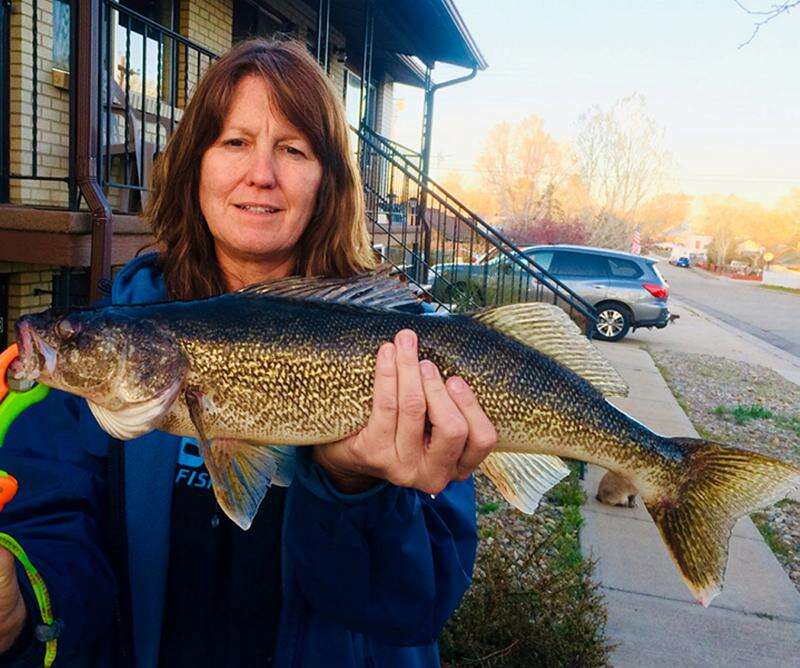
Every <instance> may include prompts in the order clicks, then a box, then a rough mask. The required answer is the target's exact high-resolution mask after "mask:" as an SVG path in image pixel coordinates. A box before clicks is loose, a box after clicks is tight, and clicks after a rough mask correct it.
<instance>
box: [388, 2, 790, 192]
mask: <svg viewBox="0 0 800 668" xmlns="http://www.w3.org/2000/svg"><path fill="white" fill-rule="evenodd" d="M771 1H772V0H743V2H744V3H745V4H746V5H747V6H748V7H750V8H751V9H763V8H765V7H768V6H769V5H770V4H771ZM455 3H456V6H457V7H458V9H459V11H460V12H461V15H462V17H463V18H464V21H465V23H466V25H467V27H468V29H469V30H470V32H471V34H472V36H473V37H474V39H475V41H476V43H477V44H478V47H479V48H480V50H481V52H482V53H483V55H484V58H485V60H486V61H487V62H488V63H489V67H488V69H487V70H485V71H483V72H478V75H477V76H476V77H475V79H473V80H472V81H469V82H466V83H461V84H457V85H455V86H453V87H450V88H445V89H442V90H440V91H438V92H437V93H436V103H435V116H434V130H433V132H434V142H433V151H432V154H433V159H432V163H433V164H432V166H433V169H434V176H437V175H439V176H441V175H442V173H443V172H446V171H448V170H457V171H460V172H461V173H462V174H463V175H464V176H465V177H472V178H473V179H474V178H476V177H477V172H476V171H475V167H474V165H475V158H476V156H477V155H478V153H479V152H480V150H481V145H482V140H483V138H484V137H485V136H486V135H487V133H488V131H489V129H490V128H491V127H492V126H493V125H495V124H497V123H499V122H501V121H504V120H505V121H512V122H513V121H516V120H519V119H521V118H524V117H525V116H527V115H529V114H536V115H538V116H540V117H541V118H542V119H544V122H545V129H546V130H547V131H548V132H550V133H551V134H552V135H554V136H555V137H556V138H558V139H561V140H564V141H569V140H571V139H572V138H573V137H574V136H575V135H576V134H577V128H578V119H579V117H580V115H581V114H582V113H583V112H584V111H586V110H587V109H588V108H589V107H591V106H593V105H600V106H601V107H603V108H604V109H606V108H609V107H610V106H612V105H613V104H614V102H616V101H617V100H619V99H620V98H623V97H625V96H627V95H630V94H632V93H634V92H639V93H641V94H643V95H644V96H645V98H646V100H647V103H648V107H649V111H650V115H651V116H652V117H653V118H654V119H655V120H656V122H657V123H658V124H659V125H660V126H661V127H663V128H664V131H665V143H666V148H667V149H668V150H669V151H670V152H671V154H672V156H673V158H674V161H675V163H676V166H677V169H676V182H675V184H674V185H675V186H676V187H677V188H678V189H679V190H682V191H684V192H687V193H690V194H695V195H702V194H709V193H721V194H736V195H739V196H742V197H746V198H749V199H755V200H758V201H761V202H762V203H764V204H767V205H771V204H773V203H774V201H775V200H776V199H777V198H779V197H780V196H782V195H784V194H786V193H787V192H788V191H789V190H790V189H791V188H793V187H800V8H798V9H797V10H795V11H794V12H793V13H790V14H784V15H782V16H780V17H778V18H776V19H775V20H774V21H772V22H771V23H769V24H768V25H766V26H764V27H762V28H761V31H760V32H759V34H758V35H757V36H756V38H755V39H754V40H753V41H752V42H751V43H750V44H749V45H747V46H744V47H742V48H738V47H739V45H740V44H741V43H742V42H744V41H745V40H747V39H748V38H749V37H750V35H751V33H752V29H753V23H754V19H753V17H751V16H748V15H747V14H746V13H744V12H743V11H742V10H741V9H740V8H739V7H737V5H736V4H735V3H734V1H733V0H702V2H698V1H697V0H669V1H668V2H666V1H662V0H635V1H634V0H629V1H628V2H624V1H622V0H603V1H599V0H538V1H531V0H519V1H514V0H493V1H491V2H487V1H486V0H455ZM464 72H465V71H464V70H463V69H459V68H455V67H450V66H443V65H437V67H436V69H435V70H434V80H435V81H443V80H446V79H450V78H453V77H454V76H458V75H459V74H463V73H464ZM420 118H421V95H420V93H419V91H416V90H413V89H409V88H407V87H404V86H396V87H395V117H394V127H393V132H392V134H393V136H394V138H395V139H396V140H398V141H401V142H403V143H406V144H410V145H412V146H419V141H420V140H419V137H420V130H419V127H420Z"/></svg>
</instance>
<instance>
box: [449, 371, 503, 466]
mask: <svg viewBox="0 0 800 668" xmlns="http://www.w3.org/2000/svg"><path fill="white" fill-rule="evenodd" d="M447 392H448V394H449V396H450V397H451V398H452V400H453V401H454V402H455V404H456V406H457V407H458V410H459V411H460V412H461V414H462V415H463V416H464V419H465V420H466V423H467V427H468V432H469V435H468V437H467V447H466V448H464V451H463V453H461V457H460V458H459V460H458V464H457V475H456V477H457V479H458V480H466V479H467V478H468V477H469V475H470V474H471V473H472V472H473V471H474V470H475V469H476V468H478V466H479V465H480V463H481V462H482V461H483V460H484V459H486V457H487V456H488V455H490V454H491V452H492V449H493V448H494V446H495V445H496V444H497V430H496V429H495V428H494V425H493V424H492V423H491V421H490V420H489V418H488V417H487V416H486V413H484V412H483V409H482V408H481V406H480V404H479V403H478V398H477V397H476V396H475V393H474V392H473V391H472V388H470V386H469V385H467V383H465V382H464V380H463V379H462V378H459V377H458V376H453V377H452V378H448V380H447Z"/></svg>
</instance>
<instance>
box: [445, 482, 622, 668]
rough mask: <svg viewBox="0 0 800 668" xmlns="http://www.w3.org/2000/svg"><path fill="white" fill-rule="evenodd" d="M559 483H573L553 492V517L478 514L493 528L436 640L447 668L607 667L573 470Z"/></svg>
mask: <svg viewBox="0 0 800 668" xmlns="http://www.w3.org/2000/svg"><path fill="white" fill-rule="evenodd" d="M559 487H563V488H571V489H569V491H564V490H563V489H562V490H559V489H558V488H556V490H555V491H554V493H553V494H552V495H551V496H552V497H553V498H557V499H558V500H559V501H563V502H564V506H563V509H561V510H555V509H553V510H552V512H550V513H549V514H550V515H555V516H556V517H557V519H556V520H555V521H552V520H544V519H543V518H542V516H541V515H535V516H532V517H528V518H524V519H523V520H522V521H520V520H519V518H514V517H513V513H516V512H517V511H515V510H513V509H512V510H508V509H506V510H505V511H499V512H494V513H492V514H491V516H487V515H483V516H482V517H481V522H482V523H488V522H490V521H491V523H492V526H491V530H487V529H485V528H483V529H481V532H480V533H481V537H482V540H481V545H480V547H479V550H478V558H477V562H476V565H475V574H474V580H473V584H472V587H471V589H470V590H469V592H467V595H466V596H465V597H464V601H463V603H462V605H461V607H460V608H459V609H458V611H457V612H456V614H455V615H453V617H452V618H451V619H450V621H449V622H448V624H447V626H446V627H445V630H444V632H443V633H442V636H441V638H440V640H439V646H440V650H441V655H442V662H443V665H444V666H445V667H449V668H464V667H467V666H479V667H480V668H491V667H498V668H499V667H502V668H523V667H524V668H531V667H535V666H548V667H550V666H565V667H566V666H587V667H589V666H606V665H608V660H609V658H608V653H609V652H610V650H611V646H610V644H609V643H608V641H607V639H606V637H605V624H606V610H605V607H604V605H603V600H602V595H601V593H600V591H599V588H598V585H597V584H595V583H594V582H593V581H592V579H591V573H592V569H593V564H592V563H591V562H590V561H586V560H585V559H584V558H583V557H582V555H581V552H580V544H579V540H578V531H579V528H580V526H581V524H582V522H583V520H582V518H581V514H580V510H579V505H575V504H574V502H575V501H580V502H582V500H583V497H582V496H581V494H579V493H577V492H576V491H574V488H576V487H578V489H580V488H579V486H578V484H577V481H576V480H575V479H574V476H571V477H570V478H569V479H568V480H567V481H565V482H563V483H561V485H560V486H559ZM484 505H485V504H484ZM510 518H513V519H510ZM520 527H524V530H523V529H520Z"/></svg>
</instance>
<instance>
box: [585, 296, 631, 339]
mask: <svg viewBox="0 0 800 668" xmlns="http://www.w3.org/2000/svg"><path fill="white" fill-rule="evenodd" d="M595 309H596V310H597V324H596V325H595V326H594V335H595V337H597V338H598V339H600V340H601V341H619V340H620V339H623V338H625V335H626V334H627V333H628V330H630V328H631V320H632V318H631V312H630V311H629V310H628V309H627V308H626V307H625V306H622V304H614V303H606V304H600V305H598V306H596V307H595Z"/></svg>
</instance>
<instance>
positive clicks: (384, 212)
mask: <svg viewBox="0 0 800 668" xmlns="http://www.w3.org/2000/svg"><path fill="white" fill-rule="evenodd" d="M358 134H359V161H360V165H361V170H362V177H363V180H364V191H365V196H366V208H367V219H368V225H369V227H370V232H371V235H372V241H373V245H374V246H375V248H376V250H377V251H378V252H380V253H381V255H382V256H383V257H384V259H386V260H387V261H388V262H390V263H391V264H393V265H394V267H395V268H396V270H397V271H398V272H401V273H403V274H404V275H405V276H406V277H407V279H408V280H409V281H410V282H411V283H413V284H414V285H416V286H417V287H418V289H419V290H420V291H421V292H423V293H424V294H426V295H427V296H428V297H429V298H430V299H432V300H434V301H436V302H438V303H440V304H441V305H442V307H443V308H444V309H446V310H449V311H453V310H464V309H471V308H478V307H482V306H489V305H500V304H506V303H512V302H519V301H546V302H550V303H553V304H558V305H559V306H562V307H563V308H564V309H565V310H566V311H567V312H568V313H569V314H570V315H572V316H573V317H575V318H576V319H578V320H581V321H582V322H583V324H584V325H585V326H586V329H587V332H588V331H589V330H590V329H591V327H590V325H591V324H593V323H594V321H595V319H596V315H595V311H594V308H593V307H592V306H591V305H590V304H589V303H588V302H586V301H585V300H584V299H582V298H581V297H580V296H578V295H577V294H576V293H575V292H574V291H573V290H571V289H570V288H569V287H567V286H566V285H564V284H563V283H562V282H561V281H559V280H558V279H557V278H556V277H555V276H553V275H552V274H550V273H549V272H548V271H547V270H546V269H545V268H544V267H542V266H540V265H539V264H537V263H536V262H535V261H534V260H533V259H532V258H531V257H530V255H526V254H525V253H524V252H523V250H521V249H520V248H518V247H517V246H516V245H515V244H514V243H512V242H511V241H510V240H509V239H508V238H506V237H505V236H504V235H503V234H502V233H501V232H499V231H498V230H496V229H495V228H493V227H492V226H491V225H489V224H488V223H486V222H485V221H484V220H482V219H481V218H480V217H479V216H478V215H477V214H475V213H474V212H472V211H471V210H470V209H469V208H467V207H466V206H465V205H464V204H462V203H461V202H459V201H458V200H457V199H456V198H455V197H453V196H452V195H451V194H450V193H449V192H447V191H446V190H445V189H444V188H442V187H441V186H439V185H438V184H437V183H436V182H435V181H433V180H432V179H430V178H427V177H426V176H425V175H424V174H422V173H421V172H420V171H419V169H418V168H417V166H416V162H415V161H414V160H413V159H410V158H409V157H407V156H406V155H404V154H403V153H402V152H401V151H398V150H395V149H394V148H393V146H392V143H391V142H389V141H388V140H386V139H385V138H383V137H381V136H380V135H378V134H377V133H375V132H374V131H373V130H371V129H369V128H367V127H362V128H361V129H360V130H359V133H358Z"/></svg>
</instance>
